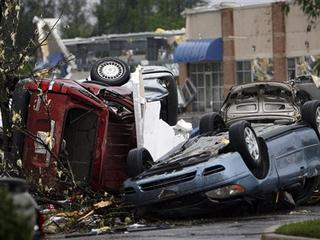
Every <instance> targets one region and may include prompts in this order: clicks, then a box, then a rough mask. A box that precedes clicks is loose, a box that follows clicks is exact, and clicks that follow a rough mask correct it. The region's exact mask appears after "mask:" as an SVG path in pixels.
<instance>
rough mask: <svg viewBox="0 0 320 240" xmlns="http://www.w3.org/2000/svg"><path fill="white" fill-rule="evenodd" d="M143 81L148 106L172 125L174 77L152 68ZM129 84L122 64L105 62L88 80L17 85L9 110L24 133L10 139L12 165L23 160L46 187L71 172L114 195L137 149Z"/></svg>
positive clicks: (175, 96)
mask: <svg viewBox="0 0 320 240" xmlns="http://www.w3.org/2000/svg"><path fill="white" fill-rule="evenodd" d="M142 75H143V78H144V82H145V83H146V88H145V91H146V99H147V101H160V102H161V106H162V107H161V113H160V117H161V118H162V119H163V120H164V121H166V122H167V123H168V124H169V125H175V124H176V122H177V93H176V85H175V84H176V83H175V81H174V78H173V75H172V73H171V72H170V71H169V70H168V69H165V68H163V67H156V66H154V67H148V68H144V70H143V72H142ZM129 80H130V71H129V68H128V66H127V65H126V64H125V63H124V62H123V61H121V60H119V59H114V58H105V59H102V60H100V61H98V62H96V63H95V64H94V65H93V67H92V71H91V79H90V80H86V81H72V80H63V79H61V80H60V79H54V80H49V79H44V80H41V81H36V82H35V81H26V82H20V83H19V84H18V85H17V87H16V89H15V91H14V93H13V104H12V108H13V111H14V112H15V113H20V115H21V118H22V123H23V125H25V129H26V131H25V132H24V133H22V132H21V131H15V132H14V134H13V142H14V143H15V144H14V145H13V146H16V147H13V149H12V154H13V155H14V157H15V159H18V158H19V157H21V159H22V163H23V166H24V167H25V169H26V170H27V172H29V173H31V172H32V174H33V176H35V177H38V178H41V179H42V181H43V183H44V184H46V185H47V186H52V185H55V184H56V183H57V179H58V173H59V171H61V169H62V168H69V167H71V169H72V171H73V177H74V180H75V181H85V182H88V183H90V185H91V187H92V188H93V189H94V190H100V189H112V190H117V189H118V188H119V187H120V186H121V185H122V183H123V181H124V180H125V179H126V178H127V171H126V169H127V163H126V160H127V154H128V152H129V150H131V149H133V148H135V147H136V146H137V145H136V144H137V140H136V131H135V117H134V101H133V97H132V90H131V89H130V88H128V87H130V84H129V83H128V81H129ZM126 83H127V84H126ZM123 84H126V85H123ZM120 85H123V86H120ZM43 93H45V94H43ZM43 143H46V144H43ZM48 148H50V149H48ZM49 150H51V151H49ZM38 178H36V179H38Z"/></svg>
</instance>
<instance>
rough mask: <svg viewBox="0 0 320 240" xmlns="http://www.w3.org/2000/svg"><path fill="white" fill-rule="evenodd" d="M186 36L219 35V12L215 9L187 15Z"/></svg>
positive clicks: (192, 37) (203, 36)
mask: <svg viewBox="0 0 320 240" xmlns="http://www.w3.org/2000/svg"><path fill="white" fill-rule="evenodd" d="M186 37H187V39H199V38H219V37H221V13H220V12H217V11H216V12H205V13H201V14H190V15H187V19H186Z"/></svg>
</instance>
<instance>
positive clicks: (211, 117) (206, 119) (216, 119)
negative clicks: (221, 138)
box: [199, 112, 226, 134]
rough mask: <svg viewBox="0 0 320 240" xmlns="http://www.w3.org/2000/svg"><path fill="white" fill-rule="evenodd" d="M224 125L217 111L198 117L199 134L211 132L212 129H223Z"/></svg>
mask: <svg viewBox="0 0 320 240" xmlns="http://www.w3.org/2000/svg"><path fill="white" fill-rule="evenodd" d="M225 127H226V124H225V123H224V121H223V118H222V117H221V116H220V115H219V114H218V113H215V112H214V113H207V114H205V115H203V116H202V117H201V118H200V122H199V132H200V134H206V133H212V132H213V131H216V130H219V129H223V128H225Z"/></svg>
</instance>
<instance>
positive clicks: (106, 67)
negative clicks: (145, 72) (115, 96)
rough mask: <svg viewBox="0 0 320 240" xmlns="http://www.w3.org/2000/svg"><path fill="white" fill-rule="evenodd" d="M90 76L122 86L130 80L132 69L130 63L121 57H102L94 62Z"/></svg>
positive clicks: (96, 79) (94, 79) (111, 84)
mask: <svg viewBox="0 0 320 240" xmlns="http://www.w3.org/2000/svg"><path fill="white" fill-rule="evenodd" d="M90 77H91V80H93V81H98V82H103V83H106V84H108V85H109V86H121V85H123V84H125V83H127V82H128V81H129V79H130V70H129V66H128V64H126V63H125V62H124V61H122V60H120V59H117V58H102V59H100V60H99V61H97V62H95V63H94V64H93V66H92V68H91V71H90Z"/></svg>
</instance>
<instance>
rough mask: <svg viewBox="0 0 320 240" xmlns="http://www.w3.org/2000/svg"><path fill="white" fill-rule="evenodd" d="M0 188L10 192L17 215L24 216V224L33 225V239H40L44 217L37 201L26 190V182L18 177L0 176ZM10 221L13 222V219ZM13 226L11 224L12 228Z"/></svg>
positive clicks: (42, 235) (42, 234)
mask: <svg viewBox="0 0 320 240" xmlns="http://www.w3.org/2000/svg"><path fill="white" fill-rule="evenodd" d="M0 188H4V189H5V190H6V191H7V192H8V193H9V194H10V197H11V198H12V201H13V205H14V207H15V211H16V213H17V214H18V216H21V217H24V218H26V220H27V221H28V222H26V223H25V224H30V226H31V227H34V228H33V230H34V234H33V236H34V239H42V238H43V237H44V233H43V222H44V219H43V217H42V216H41V214H40V212H39V209H38V205H37V203H36V202H35V200H34V199H33V197H32V196H31V195H30V194H29V192H28V188H27V185H26V182H25V181H24V180H22V179H18V178H0ZM12 222H13V223H14V221H12ZM8 224H10V223H8ZM14 227H15V226H12V228H14ZM17 231H19V229H17Z"/></svg>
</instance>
